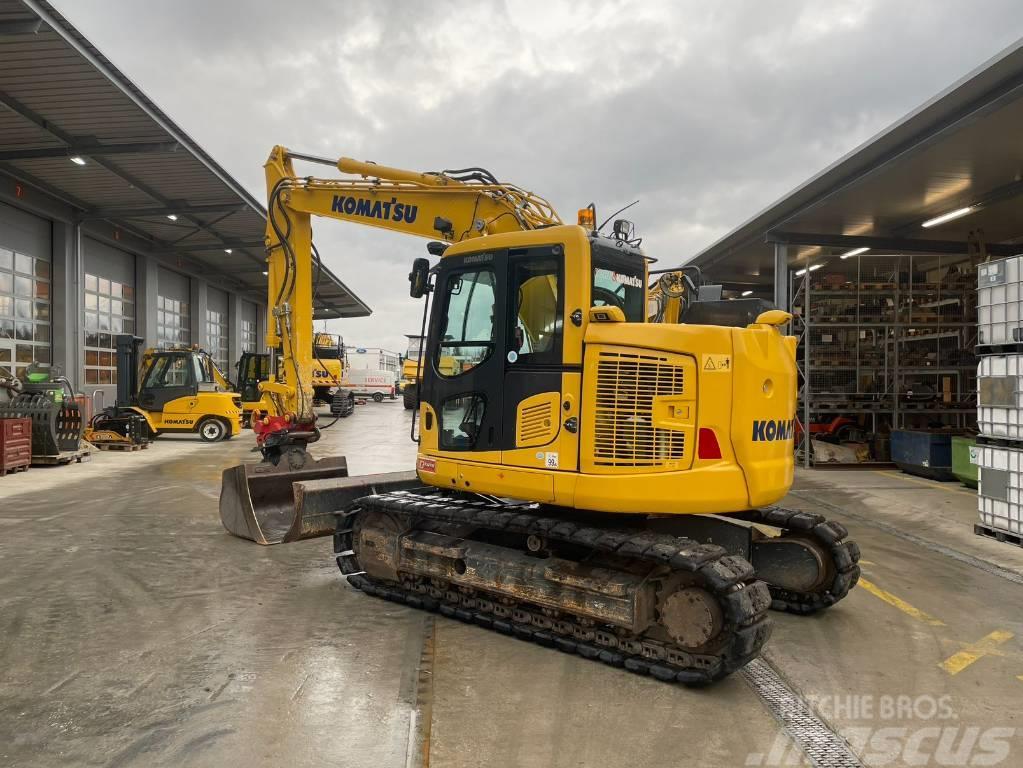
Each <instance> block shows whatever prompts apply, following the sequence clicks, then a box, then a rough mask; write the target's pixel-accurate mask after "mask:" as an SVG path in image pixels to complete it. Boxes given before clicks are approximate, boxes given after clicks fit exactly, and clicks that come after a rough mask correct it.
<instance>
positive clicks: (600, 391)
mask: <svg viewBox="0 0 1023 768" xmlns="http://www.w3.org/2000/svg"><path fill="white" fill-rule="evenodd" d="M598 355H599V357H598V361H597V387H596V398H597V399H596V408H595V412H594V441H593V463H594V465H596V466H604V467H657V466H660V465H663V464H665V463H668V462H672V463H675V462H678V461H680V460H681V459H682V458H683V457H684V456H685V451H686V435H685V432H681V431H676V430H671V429H663V428H659V427H655V426H654V425H653V401H654V398H655V397H659V396H671V395H676V396H677V395H682V394H684V392H685V384H686V381H685V369H684V368H683V366H681V365H676V364H673V363H671V362H669V361H668V359H667V358H666V357H662V356H659V355H656V354H653V355H652V354H638V353H624V352H612V351H601V352H599V353H598Z"/></svg>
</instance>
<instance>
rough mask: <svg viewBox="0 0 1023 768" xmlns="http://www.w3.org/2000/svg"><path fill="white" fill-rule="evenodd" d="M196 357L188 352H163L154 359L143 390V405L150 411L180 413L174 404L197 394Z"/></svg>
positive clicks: (141, 403) (141, 390)
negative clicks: (192, 362) (193, 361)
mask: <svg viewBox="0 0 1023 768" xmlns="http://www.w3.org/2000/svg"><path fill="white" fill-rule="evenodd" d="M191 358H192V355H191V354H189V353H187V352H162V353H158V354H156V355H155V356H154V357H153V362H152V364H151V365H150V366H149V370H148V371H146V375H145V377H144V378H143V380H142V386H141V388H140V389H139V395H138V403H139V406H140V407H142V408H143V409H144V410H147V411H168V412H171V411H180V410H183V409H181V408H178V407H177V406H178V404H177V403H175V402H174V401H176V400H179V399H180V398H192V397H194V396H195V394H196V378H195V371H194V370H193V366H192V365H191Z"/></svg>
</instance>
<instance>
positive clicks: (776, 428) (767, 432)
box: [753, 419, 793, 443]
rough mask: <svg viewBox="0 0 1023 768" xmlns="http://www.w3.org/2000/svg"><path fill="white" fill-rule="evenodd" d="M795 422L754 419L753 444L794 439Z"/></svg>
mask: <svg viewBox="0 0 1023 768" xmlns="http://www.w3.org/2000/svg"><path fill="white" fill-rule="evenodd" d="M792 424H793V420H792V419H789V420H788V421H784V420H782V419H754V421H753V442H754V443H761V442H768V441H773V440H789V439H791V438H792Z"/></svg>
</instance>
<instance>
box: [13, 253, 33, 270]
mask: <svg viewBox="0 0 1023 768" xmlns="http://www.w3.org/2000/svg"><path fill="white" fill-rule="evenodd" d="M14 271H15V272H23V273H24V274H26V275H31V274H32V257H31V256H29V255H28V254H27V253H16V254H14Z"/></svg>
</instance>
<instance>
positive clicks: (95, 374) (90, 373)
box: [85, 368, 99, 384]
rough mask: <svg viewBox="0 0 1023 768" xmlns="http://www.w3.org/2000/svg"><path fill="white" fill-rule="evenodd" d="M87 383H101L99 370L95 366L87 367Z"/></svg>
mask: <svg viewBox="0 0 1023 768" xmlns="http://www.w3.org/2000/svg"><path fill="white" fill-rule="evenodd" d="M85 383H86V384H99V371H97V370H96V369H95V368H86V369H85Z"/></svg>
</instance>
